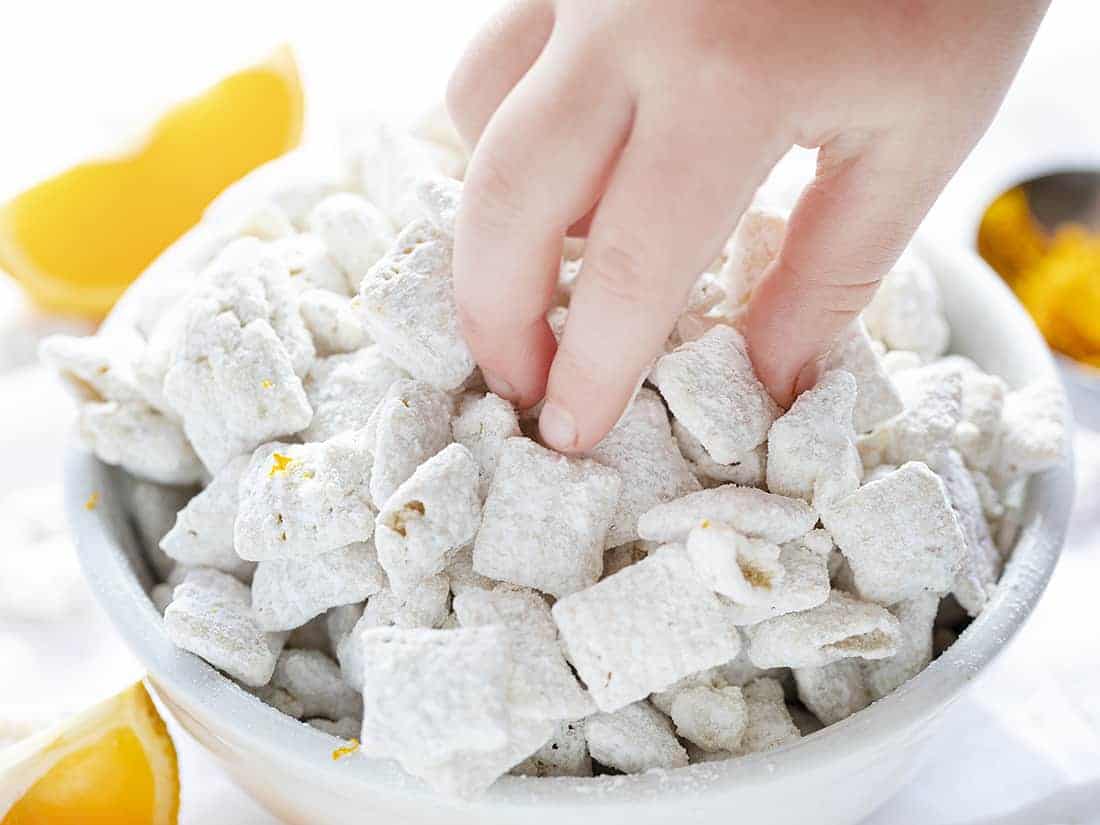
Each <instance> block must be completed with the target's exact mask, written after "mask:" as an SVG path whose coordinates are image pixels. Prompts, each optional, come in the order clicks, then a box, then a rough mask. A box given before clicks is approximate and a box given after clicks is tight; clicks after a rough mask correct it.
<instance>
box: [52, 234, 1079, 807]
mask: <svg viewBox="0 0 1100 825" xmlns="http://www.w3.org/2000/svg"><path fill="white" fill-rule="evenodd" d="M201 227H202V225H201V224H200V230H201ZM202 234H203V232H202V231H199V232H198V233H197V234H196V233H195V232H192V233H189V235H188V236H185V239H191V240H189V241H188V243H199V244H200V245H201V240H199V239H198V237H197V236H198V235H202ZM914 245H915V247H916V248H917V250H918V252H919V254H920V255H921V257H923V258H924V259H925V260H927V261H928V262H929V263H931V264H932V266H933V271H935V272H937V274H938V275H939V277H940V280H941V283H942V284H943V285H944V286H945V287H947V286H949V282H947V281H944V273H945V272H949V273H951V275H952V276H953V279H954V280H957V281H965V280H966V279H973V285H978V286H980V288H981V290H982V291H983V293H984V292H986V291H988V296H986V295H984V294H983V300H986V299H987V298H988V304H990V305H991V308H992V309H996V310H997V311H996V312H991V313H990V315H991V316H998V317H1002V318H1003V317H1006V316H1005V314H1006V313H1007V317H1014V321H1013V332H1014V337H1015V338H1018V339H1020V340H1017V341H1016V342H1015V346H1016V347H1017V348H1019V347H1021V346H1022V347H1024V348H1025V349H1026V350H1027V360H1028V361H1029V363H1030V364H1031V372H1032V379H1035V378H1050V379H1052V380H1055V381H1057V380H1058V374H1057V370H1056V368H1055V365H1054V360H1053V359H1052V357H1051V355H1050V353H1049V350H1048V349H1047V348H1046V346H1045V344H1044V343H1043V342H1042V338H1041V337H1040V336H1039V333H1038V331H1037V330H1036V329H1035V327H1034V325H1033V324H1032V323H1031V321H1030V318H1028V316H1027V315H1026V313H1025V312H1024V311H1023V309H1022V308H1021V307H1019V305H1018V304H1017V303H1016V301H1015V299H1014V298H1012V296H1011V293H1009V292H1008V290H1007V287H1005V286H1004V284H1003V282H1001V281H1000V279H999V278H997V276H996V275H995V274H994V273H993V272H992V270H990V269H989V268H988V266H987V265H986V264H985V263H984V262H983V261H982V260H981V259H980V258H979V257H978V256H977V255H976V253H973V252H970V251H969V250H966V249H960V248H957V249H945V248H941V247H939V246H937V245H936V244H934V243H932V242H931V241H930V239H929V238H919V239H918V241H916V242H915V244H914ZM156 268H157V264H154V267H153V269H156ZM953 288H955V289H957V288H958V286H957V285H955V286H954V287H953ZM132 303H133V301H132V300H131V301H128V302H125V303H124V304H123V306H129V305H131V304H132ZM992 305H996V306H992ZM948 308H949V310H950V306H949V307H948ZM1016 327H1019V336H1016V334H1015V333H1016V329H1015V328H1016ZM1068 442H1069V434H1068V433H1067V448H1066V460H1065V461H1064V462H1063V463H1062V464H1061V465H1060V466H1058V467H1056V468H1053V469H1051V470H1048V471H1047V472H1045V473H1041V474H1039V475H1037V476H1035V477H1033V478H1032V479H1031V480H1030V482H1029V488H1028V497H1027V504H1026V506H1025V511H1024V518H1023V524H1022V526H1021V530H1020V534H1019V536H1018V539H1017V543H1016V547H1015V549H1014V552H1013V554H1012V557H1011V559H1010V560H1009V562H1008V563H1007V565H1006V568H1005V571H1004V573H1003V575H1002V578H1001V580H1000V584H999V586H998V588H997V590H996V592H995V594H994V596H993V598H992V599H991V601H990V603H989V604H988V606H987V607H986V609H985V610H984V611H983V612H982V614H981V615H980V616H979V617H978V618H977V619H975V620H974V621H973V623H972V624H971V625H970V626H969V627H968V628H967V630H966V631H965V632H964V633H962V634H961V635H960V637H959V639H958V641H957V642H955V644H953V645H952V646H951V647H950V648H949V649H948V650H947V651H945V652H944V653H943V654H942V655H941V656H940V657H938V658H937V659H936V660H935V661H933V662H932V663H931V664H930V665H929V666H928V667H927V668H926V669H925V670H923V671H922V672H921V673H919V674H918V675H917V676H916V677H914V678H913V679H911V680H910V681H909V682H907V683H906V684H904V685H903V686H901V687H900V688H898V689H897V690H896V691H894V692H893V693H891V694H890V695H888V696H886V697H884V698H883V699H880V700H878V701H877V702H875V703H873V704H872V705H871V706H869V707H867V708H865V709H864V710H862V711H859V712H858V713H856V714H854V715H852V716H851V717H849V718H847V719H845V720H843V721H841V722H839V723H837V724H834V725H830V726H829V727H827V728H824V729H823V730H821V731H818V732H816V733H813V734H811V735H809V736H805V737H803V738H801V739H799V740H798V741H797V742H794V743H792V744H790V745H787V746H784V747H782V748H778V749H776V750H773V751H768V752H765V753H758V754H751V755H749V756H745V757H741V758H738V759H732V760H728V761H725V762H709V763H700V764H693V765H690V766H688V767H685V768H677V769H673V770H655V771H649V772H647V773H644V774H637V775H631V776H603V777H595V778H553V779H546V778H537V779H536V778H531V777H517V776H505V777H503V778H502V779H501V780H499V781H497V782H496V783H494V785H493V786H491V787H490V788H489V790H488V791H487V792H486V793H485V794H484V795H483V796H481V797H479V798H477V799H476V800H473V801H465V802H463V801H459V800H452V799H449V798H447V797H443V796H440V795H438V794H435V793H433V792H432V791H430V789H428V788H427V786H426V785H424V784H423V783H422V782H419V781H418V780H414V779H412V778H410V777H409V776H408V775H407V774H405V773H404V772H403V771H402V770H401V769H400V768H399V767H398V766H397V764H396V763H395V762H393V761H391V760H383V759H378V758H369V757H365V756H362V757H359V758H355V759H344V760H340V761H339V762H337V761H334V760H333V759H332V757H331V754H332V751H333V749H334V748H335V747H338V743H339V742H340V741H341V740H338V739H336V738H334V737H331V736H329V735H328V734H325V733H323V732H321V731H319V730H316V729H314V728H312V727H310V726H308V725H305V724H302V723H300V722H299V721H297V720H295V719H293V718H292V717H290V716H285V715H283V714H282V713H280V712H279V711H276V710H275V709H274V708H271V707H269V706H267V705H265V704H264V703H262V702H261V701H260V700H259V699H257V698H256V697H255V696H252V695H251V694H249V693H247V692H246V691H245V690H243V689H242V688H241V687H239V686H238V685H237V684H236V683H234V682H233V681H231V680H230V679H229V678H228V677H225V676H223V675H222V674H221V673H220V672H219V671H217V670H215V669H214V668H213V667H212V666H211V665H209V664H207V663H206V662H204V661H203V660H201V659H199V658H198V657H197V656H194V655H193V654H190V653H186V652H184V651H181V650H179V649H177V648H176V647H175V645H174V644H173V643H172V642H171V641H170V640H169V639H168V637H167V635H166V633H165V632H164V630H163V626H162V622H161V620H160V614H159V613H157V611H156V609H155V608H154V607H153V605H152V603H151V601H150V600H149V598H148V596H147V594H146V592H145V589H144V588H143V587H142V583H141V581H140V574H139V572H138V571H136V570H135V569H134V568H133V566H132V565H131V563H130V561H129V555H128V553H127V548H126V546H125V543H126V541H128V540H129V541H133V537H132V536H130V537H129V538H127V536H126V532H125V531H126V530H127V529H128V528H127V527H125V526H124V524H125V523H126V520H127V519H128V514H126V513H125V511H124V509H123V506H122V504H121V497H117V496H101V498H100V504H99V506H98V507H96V508H95V509H94V510H88V509H87V508H86V507H85V504H86V502H87V499H88V496H89V493H90V492H91V491H93V490H95V491H103V490H107V489H110V487H111V486H112V485H113V484H114V483H115V481H116V479H115V476H116V471H115V470H114V469H113V468H109V467H107V466H106V465H104V464H102V463H101V462H99V461H98V460H97V459H95V458H94V457H93V456H91V455H90V454H88V453H86V452H84V451H83V450H82V449H80V448H79V447H78V446H76V444H75V440H74V442H73V443H72V444H71V445H70V446H69V448H68V451H67V455H66V462H65V473H64V488H65V494H64V495H65V508H66V511H67V514H68V518H69V521H70V524H71V525H72V528H73V534H74V537H75V539H76V545H77V551H78V556H79V558H80V562H81V566H82V568H83V570H84V574H85V577H86V578H87V580H88V582H89V585H90V587H91V590H92V591H93V593H94V594H95V596H96V599H97V600H98V602H99V603H100V605H101V606H102V607H103V608H104V610H105V611H106V613H107V614H108V615H109V616H110V618H111V620H112V622H113V624H114V625H115V627H116V629H117V630H118V632H119V634H120V635H121V636H122V638H123V639H124V640H125V641H126V643H127V644H128V645H129V647H130V648H131V650H132V651H133V652H134V653H135V655H136V656H137V658H138V659H139V660H140V661H141V662H142V664H143V665H144V666H145V667H146V668H147V669H148V671H149V674H150V681H151V682H152V684H153V685H154V687H157V686H161V687H162V693H165V694H169V695H170V696H171V699H172V700H173V701H174V702H179V703H182V704H184V706H185V707H184V709H185V710H186V705H188V704H192V705H193V706H194V707H197V708H201V710H202V711H205V712H206V713H207V714H209V715H211V716H213V717H216V718H217V719H218V720H219V722H220V723H221V724H223V725H224V726H225V739H226V740H227V741H228V740H230V739H231V740H233V741H235V742H237V743H241V744H240V746H241V747H247V748H250V749H254V750H256V751H258V752H259V753H261V754H263V755H265V756H267V757H269V758H271V759H276V760H279V762H280V763H281V764H282V765H284V766H286V767H287V769H288V770H292V771H294V773H295V774H300V775H302V776H311V777H313V778H315V779H316V780H317V781H320V782H323V783H326V785H331V786H333V787H341V788H343V789H344V790H345V791H346V792H347V793H356V792H358V793H361V794H364V793H370V794H371V795H374V796H377V795H379V794H381V795H391V796H395V797H396V796H400V797H401V798H402V799H404V800H406V801H410V800H411V801H423V802H424V804H429V805H436V806H439V805H455V806H460V807H462V808H463V809H464V810H476V808H477V807H479V806H493V807H499V806H516V807H525V806H539V805H543V804H556V805H562V804H567V805H574V806H578V807H584V808H586V809H595V808H596V807H598V806H599V805H602V804H610V805H617V806H619V805H624V804H637V805H641V804H644V805H651V804H653V802H654V801H655V800H661V801H668V802H671V803H676V804H685V803H687V802H688V801H689V800H695V801H696V802H698V801H699V799H700V797H701V796H702V795H706V794H708V793H721V794H723V795H728V794H730V793H731V792H735V791H737V790H738V789H748V788H749V787H752V786H764V785H768V784H771V783H774V782H775V779H776V776H778V775H781V774H782V773H786V772H788V771H791V772H812V771H814V770H816V769H820V767H821V765H822V763H823V761H825V760H830V759H835V758H837V755H838V748H840V749H841V751H840V752H846V753H856V752H860V751H874V750H876V749H881V748H883V747H885V746H886V745H887V743H889V742H890V741H892V740H894V739H896V737H898V736H899V735H900V734H902V733H904V732H905V731H908V730H910V729H912V728H915V727H917V726H920V725H923V724H925V723H927V722H928V721H930V720H931V719H932V718H933V717H935V716H937V715H939V714H941V713H942V712H943V711H944V710H945V709H946V708H947V706H948V705H950V704H951V703H953V702H954V701H955V700H956V699H957V698H958V697H959V695H960V694H961V692H962V691H963V690H964V689H965V688H966V687H967V686H968V685H969V684H970V683H971V682H973V681H974V679H975V678H976V677H977V676H978V675H979V674H980V673H981V672H982V671H983V670H984V669H985V668H986V667H987V665H989V663H990V662H991V661H992V660H993V659H994V658H995V657H996V656H997V654H998V653H999V652H1000V651H1001V650H1002V649H1003V648H1004V646H1005V645H1006V644H1007V643H1008V641H1009V640H1010V639H1011V638H1012V636H1013V635H1014V634H1015V633H1016V631H1017V630H1018V629H1019V627H1020V626H1021V625H1022V623H1023V622H1024V621H1025V620H1026V618H1027V617H1028V616H1029V615H1030V613H1031V612H1032V610H1033V609H1034V607H1035V604H1036V603H1037V602H1038V599H1039V597H1040V596H1041V594H1042V592H1043V590H1044V588H1045V587H1046V584H1047V581H1048V580H1049V578H1050V576H1051V574H1052V572H1053V570H1054V567H1055V564H1056V562H1057V559H1058V556H1059V553H1060V550H1061V547H1062V543H1063V540H1064V538H1065V534H1066V530H1067V526H1068V522H1069V515H1070V509H1071V506H1072V499H1073V471H1072V454H1071V451H1070V446H1069V443H1068ZM116 499H117V500H116ZM120 529H122V531H123V532H121V533H120V532H119V530H120ZM135 546H136V545H135ZM130 549H131V550H132V549H133V548H132V547H131V548H130ZM211 733H212V734H213V735H214V736H215V737H217V738H221V737H222V734H221V733H219V732H218V731H211Z"/></svg>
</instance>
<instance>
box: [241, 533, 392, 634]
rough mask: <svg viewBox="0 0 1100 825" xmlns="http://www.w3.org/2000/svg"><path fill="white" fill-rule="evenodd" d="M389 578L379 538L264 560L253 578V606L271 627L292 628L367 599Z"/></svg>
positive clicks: (258, 617) (269, 627)
mask: <svg viewBox="0 0 1100 825" xmlns="http://www.w3.org/2000/svg"><path fill="white" fill-rule="evenodd" d="M385 582H386V577H385V575H384V574H383V572H382V568H381V566H379V564H378V555H377V553H376V552H375V549H374V545H373V543H372V542H354V543H352V544H347V545H345V546H343V547H338V548H336V549H335V550H327V551H325V552H323V553H318V554H316V555H312V556H305V557H302V558H289V559H273V560H271V561H262V562H260V564H259V566H258V567H257V568H256V573H255V575H254V576H253V577H252V609H253V610H254V611H255V613H256V618H257V620H258V621H259V622H260V625H261V626H262V627H263V628H264V629H265V630H291V629H293V628H296V627H300V626H301V625H303V624H305V623H306V622H307V621H309V620H310V619H312V618H313V617H314V616H318V615H320V614H321V613H324V612H325V611H326V610H328V609H329V608H330V607H336V606H338V605H345V604H354V603H358V602H362V601H363V600H364V599H366V598H367V596H371V595H374V594H375V593H377V592H379V591H380V590H381V589H382V588H383V587H384V586H385Z"/></svg>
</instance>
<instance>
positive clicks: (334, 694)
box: [271, 648, 363, 719]
mask: <svg viewBox="0 0 1100 825" xmlns="http://www.w3.org/2000/svg"><path fill="white" fill-rule="evenodd" d="M271 687H273V688H275V689H281V690H285V691H286V692H287V693H289V694H290V695H291V696H293V697H294V698H295V699H296V700H297V701H298V702H299V703H301V706H302V710H301V713H299V714H297V716H299V717H306V716H324V717H325V718H328V719H340V718H342V717H345V716H353V717H355V716H359V715H360V714H361V713H362V711H363V698H362V697H361V696H360V695H359V694H358V693H356V692H355V691H354V690H352V689H351V688H350V687H348V686H347V684H345V683H344V680H343V679H342V678H340V667H339V665H337V664H336V662H334V661H333V660H332V659H330V658H329V657H328V656H327V655H326V654H324V653H322V652H321V651H319V650H296V649H292V648H286V649H284V650H283V652H282V653H280V654H279V660H278V661H277V662H276V663H275V671H274V672H273V673H272V674H271Z"/></svg>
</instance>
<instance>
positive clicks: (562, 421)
mask: <svg viewBox="0 0 1100 825" xmlns="http://www.w3.org/2000/svg"><path fill="white" fill-rule="evenodd" d="M539 432H540V433H541V434H542V440H543V441H545V442H546V444H547V446H550V447H553V448H554V449H555V450H571V449H573V447H574V446H575V445H576V443H577V424H576V422H575V421H573V416H572V415H571V414H570V413H569V410H567V409H565V408H564V407H559V406H558V405H557V404H554V403H552V402H551V403H548V404H547V405H546V406H544V407H543V408H542V415H540V416H539Z"/></svg>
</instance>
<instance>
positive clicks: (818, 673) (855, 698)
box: [794, 659, 878, 725]
mask: <svg viewBox="0 0 1100 825" xmlns="http://www.w3.org/2000/svg"><path fill="white" fill-rule="evenodd" d="M862 664H863V663H862V662H860V661H859V660H857V659H841V660H840V661H839V662H833V663H832V664H828V665H823V666H822V667H800V668H795V671H794V681H795V684H796V685H798V698H799V699H800V700H801V701H802V704H804V705H805V706H806V707H807V708H809V709H810V712H811V713H813V715H814V716H816V717H817V718H818V719H819V720H820V721H821V723H822V724H824V725H832V724H835V723H837V722H839V721H840V720H841V719H847V718H848V717H849V716H851V715H852V714H853V713H855V712H856V711H859V710H863V709H864V708H865V707H867V706H868V705H869V704H871V702H872V701H873V698H874V697H872V696H871V693H870V691H869V690H868V689H867V681H866V679H865V678H864V676H863V668H862V667H861V665H862ZM872 664H876V665H877V664H878V663H877V662H875V663H872Z"/></svg>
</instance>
